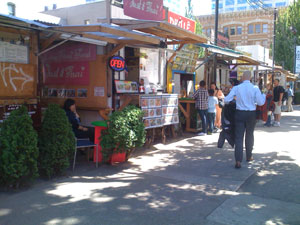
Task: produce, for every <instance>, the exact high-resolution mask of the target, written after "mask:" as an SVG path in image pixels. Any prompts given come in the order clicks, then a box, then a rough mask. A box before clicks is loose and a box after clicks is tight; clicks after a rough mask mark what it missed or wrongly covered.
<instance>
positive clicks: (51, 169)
mask: <svg viewBox="0 0 300 225" xmlns="http://www.w3.org/2000/svg"><path fill="white" fill-rule="evenodd" d="M39 148H40V157H39V161H38V162H39V169H40V174H41V175H43V176H47V177H48V178H51V177H53V176H56V175H61V174H62V173H63V172H65V170H66V169H67V168H68V167H69V166H70V160H71V159H72V157H73V154H74V151H75V136H74V133H73V131H72V127H71V124H70V123H69V120H68V118H67V116H66V113H65V111H64V110H63V109H61V108H60V107H59V106H58V105H56V104H50V105H49V107H48V109H47V110H46V112H45V115H44V119H43V122H42V129H41V132H40V136H39Z"/></svg>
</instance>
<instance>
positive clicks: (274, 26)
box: [272, 8, 276, 75]
mask: <svg viewBox="0 0 300 225" xmlns="http://www.w3.org/2000/svg"><path fill="white" fill-rule="evenodd" d="M275 34H276V8H274V25H273V48H272V61H273V62H272V73H273V75H274V67H275Z"/></svg>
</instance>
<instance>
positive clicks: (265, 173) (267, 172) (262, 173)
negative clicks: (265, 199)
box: [257, 170, 278, 177]
mask: <svg viewBox="0 0 300 225" xmlns="http://www.w3.org/2000/svg"><path fill="white" fill-rule="evenodd" d="M257 175H258V176H260V177H265V176H269V175H278V173H277V172H276V171H274V170H261V171H258V172H257Z"/></svg>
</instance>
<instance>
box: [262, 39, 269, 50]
mask: <svg viewBox="0 0 300 225" xmlns="http://www.w3.org/2000/svg"><path fill="white" fill-rule="evenodd" d="M262 45H263V46H264V47H265V48H268V40H264V41H263V42H262Z"/></svg>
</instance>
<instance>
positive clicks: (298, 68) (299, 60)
mask: <svg viewBox="0 0 300 225" xmlns="http://www.w3.org/2000/svg"><path fill="white" fill-rule="evenodd" d="M295 61H296V62H295V73H297V74H298V73H300V46H296V58H295Z"/></svg>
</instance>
